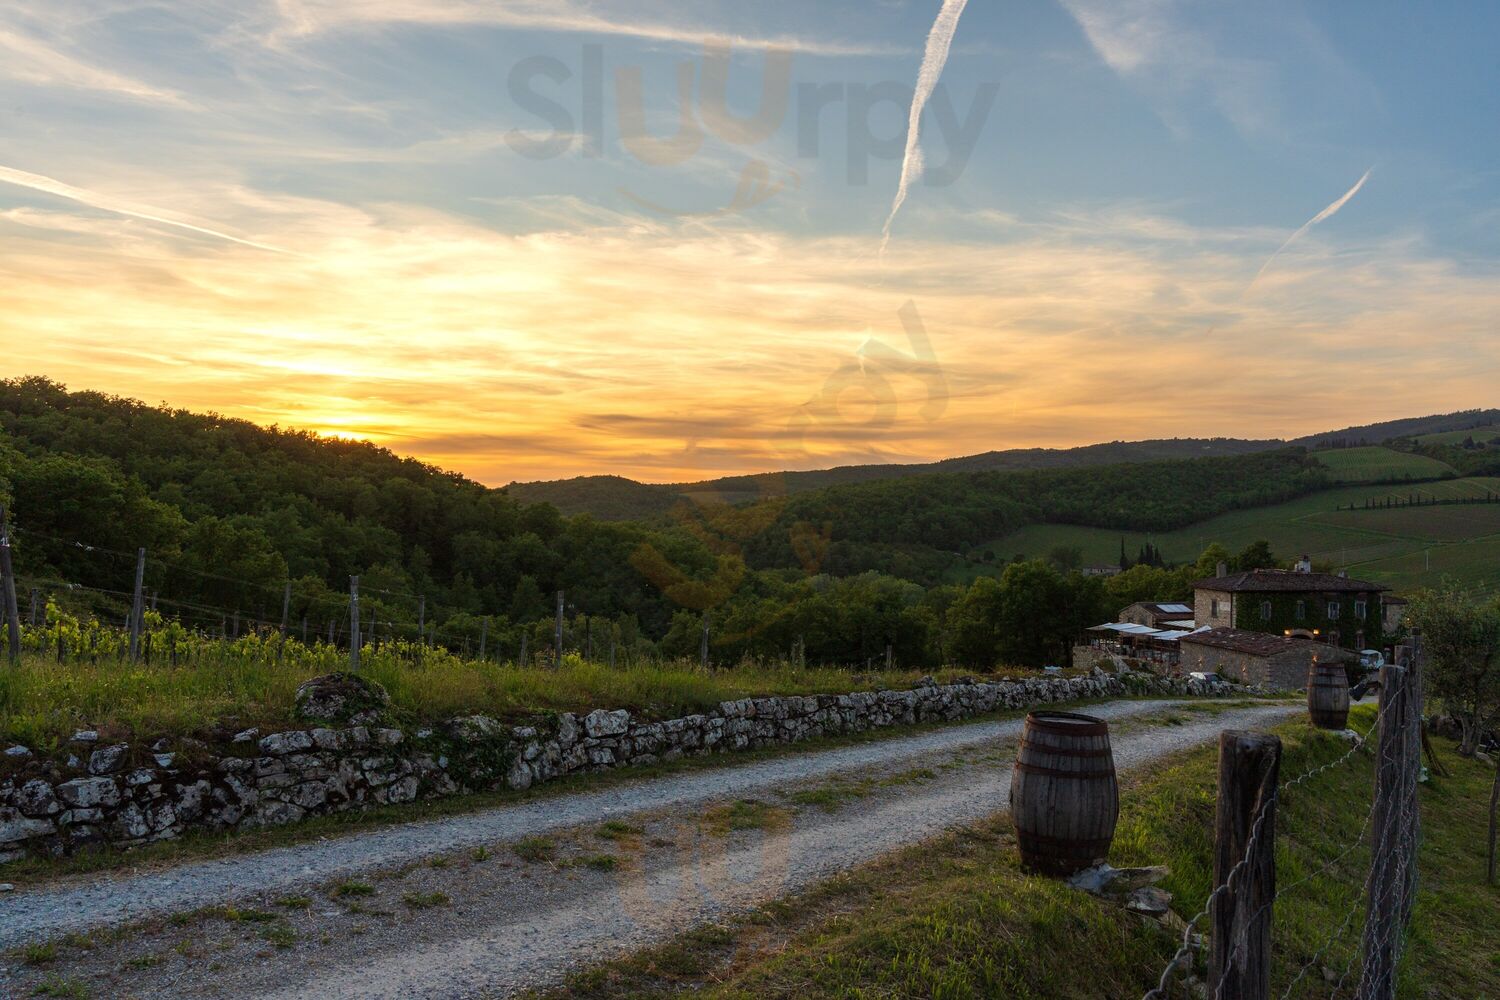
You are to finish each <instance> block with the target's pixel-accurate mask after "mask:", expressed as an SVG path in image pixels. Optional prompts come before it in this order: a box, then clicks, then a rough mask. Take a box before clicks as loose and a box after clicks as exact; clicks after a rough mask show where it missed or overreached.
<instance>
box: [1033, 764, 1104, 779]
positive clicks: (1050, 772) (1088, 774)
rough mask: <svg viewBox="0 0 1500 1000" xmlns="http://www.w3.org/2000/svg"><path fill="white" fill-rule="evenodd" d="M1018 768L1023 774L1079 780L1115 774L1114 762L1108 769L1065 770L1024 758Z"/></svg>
mask: <svg viewBox="0 0 1500 1000" xmlns="http://www.w3.org/2000/svg"><path fill="white" fill-rule="evenodd" d="M1016 770H1017V771H1020V772H1022V773H1023V774H1039V775H1042V776H1043V777H1049V778H1076V779H1078V780H1079V781H1098V780H1100V779H1102V778H1113V777H1114V776H1115V766H1114V764H1110V766H1109V769H1108V770H1107V771H1064V770H1063V769H1062V768H1058V767H1045V766H1043V765H1041V764H1028V763H1027V762H1026V761H1024V760H1018V761H1016Z"/></svg>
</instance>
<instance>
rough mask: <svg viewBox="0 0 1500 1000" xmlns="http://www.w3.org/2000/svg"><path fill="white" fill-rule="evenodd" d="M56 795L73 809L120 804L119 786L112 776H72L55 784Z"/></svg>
mask: <svg viewBox="0 0 1500 1000" xmlns="http://www.w3.org/2000/svg"><path fill="white" fill-rule="evenodd" d="M57 797H58V798H60V799H62V800H63V802H65V803H66V804H67V805H69V806H72V807H73V808H75V809H90V808H93V807H94V806H117V805H119V804H120V786H119V785H117V784H115V780H114V779H113V778H74V779H73V780H72V781H65V782H63V783H62V784H60V785H58V786H57Z"/></svg>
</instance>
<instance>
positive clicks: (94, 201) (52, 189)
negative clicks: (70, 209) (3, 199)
mask: <svg viewBox="0 0 1500 1000" xmlns="http://www.w3.org/2000/svg"><path fill="white" fill-rule="evenodd" d="M0 183H5V184H14V185H16V186H17V187H23V188H28V189H30V190H32V191H40V192H41V193H43V194H49V195H52V196H53V197H56V198H65V199H67V200H68V201H73V202H77V203H78V204H80V205H87V206H88V207H89V208H95V209H99V210H100V211H103V212H113V213H114V214H115V215H125V216H129V217H130V218H132V219H140V220H142V221H143V222H154V223H157V224H158V225H163V226H172V227H174V228H176V229H181V230H184V231H186V232H190V233H197V234H198V235H200V236H211V237H213V238H214V239H219V240H227V241H228V242H230V243H238V244H240V245H241V246H247V247H253V248H254V249H256V250H268V251H270V252H271V253H278V254H291V253H292V251H290V250H283V249H282V248H281V247H274V246H271V245H269V244H267V243H257V242H255V241H254V240H247V239H242V238H241V237H238V236H231V235H229V234H228V233H225V232H221V231H219V230H217V229H210V228H208V227H206V226H200V225H197V224H196V223H192V222H185V221H183V220H182V219H173V218H169V217H168V216H165V215H162V214H161V213H160V211H159V210H156V209H151V210H147V209H144V208H138V207H135V206H132V205H128V204H126V203H124V202H123V201H121V200H119V199H117V198H114V197H112V196H110V195H106V194H101V193H99V192H97V191H87V190H85V189H83V188H77V187H73V186H72V185H71V184H65V183H63V182H62V181H59V180H55V179H53V178H51V177H44V176H42V175H41V174H33V173H28V172H27V171H24V170H16V169H15V168H13V167H6V166H0Z"/></svg>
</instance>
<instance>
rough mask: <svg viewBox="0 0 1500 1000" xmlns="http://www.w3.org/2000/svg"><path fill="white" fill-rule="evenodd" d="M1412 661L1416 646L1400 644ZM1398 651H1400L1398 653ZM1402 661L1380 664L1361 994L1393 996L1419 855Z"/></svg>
mask: <svg viewBox="0 0 1500 1000" xmlns="http://www.w3.org/2000/svg"><path fill="white" fill-rule="evenodd" d="M1404 651H1405V652H1406V653H1407V655H1406V656H1404V657H1401V658H1402V659H1403V660H1405V661H1406V662H1407V663H1410V662H1411V657H1410V654H1411V652H1413V651H1414V650H1412V649H1404ZM1398 655H1399V654H1398ZM1412 681H1413V677H1412V671H1411V670H1410V669H1409V668H1408V667H1406V666H1395V665H1392V666H1386V667H1382V668H1381V670H1380V742H1379V746H1378V748H1377V750H1376V757H1375V804H1374V807H1373V814H1372V817H1371V821H1370V822H1371V827H1372V833H1371V838H1372V839H1371V841H1370V876H1369V881H1368V883H1367V885H1366V890H1367V893H1368V897H1369V903H1368V909H1367V911H1366V916H1365V933H1364V968H1363V972H1362V974H1361V976H1360V983H1359V993H1358V994H1357V996H1358V997H1359V1000H1394V997H1395V996H1396V963H1397V961H1398V960H1399V959H1400V957H1401V938H1402V937H1403V936H1404V935H1405V933H1406V924H1407V921H1408V919H1409V918H1410V916H1411V906H1412V902H1413V896H1414V894H1415V887H1416V883H1415V876H1416V861H1417V836H1418V832H1419V831H1418V814H1417V802H1416V792H1417V777H1418V773H1419V771H1420V768H1421V766H1422V760H1421V756H1420V743H1419V742H1418V741H1416V740H1413V739H1412V736H1413V730H1414V729H1415V727H1416V718H1417V717H1416V712H1417V710H1418V707H1417V705H1416V697H1415V695H1416V691H1415V685H1414V684H1413V683H1412Z"/></svg>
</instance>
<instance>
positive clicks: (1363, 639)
mask: <svg viewBox="0 0 1500 1000" xmlns="http://www.w3.org/2000/svg"><path fill="white" fill-rule="evenodd" d="M1388 589H1389V588H1387V587H1383V586H1381V585H1380V584H1378V583H1370V582H1367V581H1365V580H1354V579H1350V578H1349V577H1348V576H1346V575H1344V574H1343V573H1314V572H1313V571H1312V564H1311V562H1310V561H1309V560H1308V558H1307V557H1306V556H1304V557H1303V558H1302V560H1301V561H1300V562H1299V563H1298V564H1297V568H1296V569H1291V570H1284V569H1253V570H1245V571H1242V572H1238V573H1230V572H1228V571H1227V570H1226V568H1225V567H1224V564H1223V563H1220V564H1219V573H1218V575H1217V576H1214V577H1210V578H1209V579H1206V580H1199V581H1197V582H1196V583H1194V584H1193V619H1194V621H1195V622H1196V623H1197V625H1198V626H1200V627H1201V626H1205V625H1206V626H1208V627H1209V628H1233V629H1240V630H1242V631H1246V632H1262V633H1267V634H1270V635H1279V636H1290V637H1296V638H1303V639H1312V640H1315V641H1318V642H1323V643H1327V644H1328V645H1330V646H1337V647H1339V648H1341V649H1352V650H1361V649H1371V648H1375V649H1379V648H1381V647H1382V645H1384V643H1385V638H1386V634H1387V629H1386V621H1387V620H1388V618H1389V617H1391V616H1390V615H1389V614H1388V612H1387V610H1386V607H1385V600H1386V597H1385V594H1386V591H1387V590H1388Z"/></svg>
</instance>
